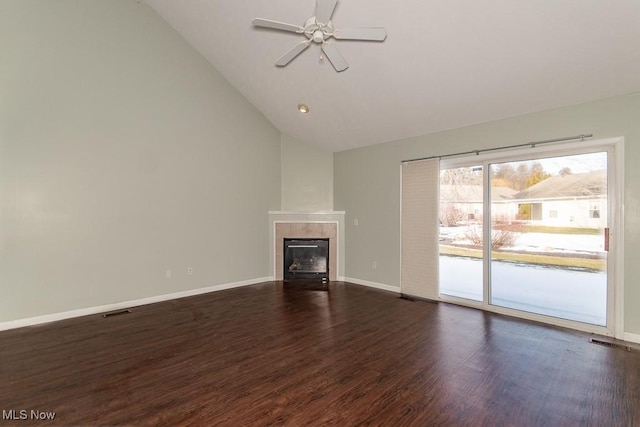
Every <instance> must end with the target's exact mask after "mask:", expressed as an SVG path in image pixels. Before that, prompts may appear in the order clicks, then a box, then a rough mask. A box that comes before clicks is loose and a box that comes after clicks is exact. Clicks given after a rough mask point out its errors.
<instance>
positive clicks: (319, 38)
mask: <svg viewBox="0 0 640 427" xmlns="http://www.w3.org/2000/svg"><path fill="white" fill-rule="evenodd" d="M313 41H314V42H316V43H322V42H323V41H324V33H323V32H322V31H321V30H316V31H314V33H313Z"/></svg>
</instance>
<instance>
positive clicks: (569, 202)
mask: <svg viewBox="0 0 640 427" xmlns="http://www.w3.org/2000/svg"><path fill="white" fill-rule="evenodd" d="M440 206H441V211H440V220H441V222H442V223H443V225H445V226H448V225H453V224H455V223H460V222H474V221H481V220H482V186H481V185H441V186H440ZM491 212H492V218H493V220H494V221H514V220H526V221H531V222H534V223H537V224H540V225H548V226H557V227H586V228H604V227H606V226H607V225H606V224H607V171H606V170H598V171H593V172H588V173H580V174H568V175H564V176H552V177H550V178H547V179H545V180H544V181H541V182H539V183H537V184H535V185H533V186H531V187H529V188H527V189H526V190H523V191H520V192H517V191H516V190H513V189H511V188H508V187H492V188H491Z"/></svg>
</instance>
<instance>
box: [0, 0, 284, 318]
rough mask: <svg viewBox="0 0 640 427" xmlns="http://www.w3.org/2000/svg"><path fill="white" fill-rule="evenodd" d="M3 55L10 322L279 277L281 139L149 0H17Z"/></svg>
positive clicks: (1, 255)
mask: <svg viewBox="0 0 640 427" xmlns="http://www.w3.org/2000/svg"><path fill="white" fill-rule="evenodd" d="M0 52H1V53H0V58H1V59H0V64H1V65H0V292H1V295H2V296H1V297H0V322H3V321H10V320H14V319H25V318H30V317H35V316H41V315H47V314H51V313H60V312H65V311H69V310H75V309H83V308H88V307H94V306H101V305H107V304H112V303H118V302H123V301H130V300H135V299H143V298H149V297H154V296H159V295H165V294H171V293H175V292H182V291H188V290H192V289H198V288H203V287H209V286H214V285H218V284H227V283H232V282H238V281H245V280H252V279H257V278H263V277H266V276H268V275H269V272H270V268H269V267H270V260H269V258H268V251H267V248H268V244H269V240H268V238H269V236H268V221H267V218H268V217H267V212H268V211H269V210H278V209H280V142H281V141H280V133H279V131H278V130H277V129H275V128H274V127H273V126H272V125H271V124H270V123H269V122H268V120H267V119H266V118H265V117H264V116H263V115H262V114H260V113H259V112H258V110H257V109H255V108H254V107H253V106H252V105H251V104H250V103H249V102H248V101H247V100H246V99H245V98H244V97H242V96H241V95H240V94H239V93H238V92H237V91H236V90H235V89H234V88H233V87H232V86H231V85H230V84H229V83H228V82H227V81H226V80H224V78H222V77H221V75H220V74H218V72H217V71H216V70H215V69H214V68H213V67H212V66H211V65H210V64H209V63H208V62H207V61H206V60H205V59H204V58H202V57H201V56H200V55H199V54H197V53H196V51H195V50H194V49H193V48H192V47H190V46H189V45H188V44H187V43H186V42H185V41H184V39H182V37H180V35H179V34H178V33H177V32H175V31H174V30H173V29H171V28H170V27H169V26H168V25H167V24H166V23H165V22H164V21H163V20H162V19H161V18H160V17H159V16H158V15H157V14H156V13H155V12H154V11H153V10H152V9H151V8H149V7H148V6H147V5H146V4H145V3H144V2H143V1H132V0H108V1H104V0H100V1H96V0H51V1H49V0H2V1H1V2H0ZM247 242H251V244H250V245H248V244H247ZM247 260H251V261H250V262H247ZM188 267H191V268H193V275H190V276H188V275H187V274H186V270H187V268H188ZM167 270H170V273H171V274H168V272H167ZM169 275H170V276H171V277H167V276H169Z"/></svg>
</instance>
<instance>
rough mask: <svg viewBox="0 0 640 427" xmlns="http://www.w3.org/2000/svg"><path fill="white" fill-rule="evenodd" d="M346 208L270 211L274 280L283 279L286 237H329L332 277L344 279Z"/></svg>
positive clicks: (331, 279)
mask: <svg viewBox="0 0 640 427" xmlns="http://www.w3.org/2000/svg"><path fill="white" fill-rule="evenodd" d="M344 217H345V212H344V211H324V212H282V211H270V212H269V223H270V233H269V236H270V245H269V246H270V249H269V252H270V259H272V260H273V264H272V273H273V277H274V279H275V280H282V279H283V263H284V261H283V243H284V239H285V238H326V239H329V280H330V281H336V280H344Z"/></svg>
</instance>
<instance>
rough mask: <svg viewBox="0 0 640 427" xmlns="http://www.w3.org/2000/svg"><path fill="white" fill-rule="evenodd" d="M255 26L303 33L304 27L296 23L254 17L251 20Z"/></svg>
mask: <svg viewBox="0 0 640 427" xmlns="http://www.w3.org/2000/svg"><path fill="white" fill-rule="evenodd" d="M252 24H253V25H254V26H255V27H265V28H272V29H274V30H283V31H292V32H294V33H304V28H302V27H300V26H298V25H292V24H285V23H284V22H278V21H272V20H270V19H263V18H256V19H254V20H253V21H252Z"/></svg>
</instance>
